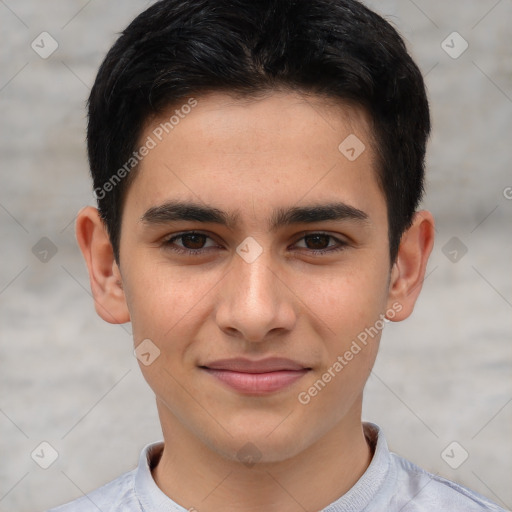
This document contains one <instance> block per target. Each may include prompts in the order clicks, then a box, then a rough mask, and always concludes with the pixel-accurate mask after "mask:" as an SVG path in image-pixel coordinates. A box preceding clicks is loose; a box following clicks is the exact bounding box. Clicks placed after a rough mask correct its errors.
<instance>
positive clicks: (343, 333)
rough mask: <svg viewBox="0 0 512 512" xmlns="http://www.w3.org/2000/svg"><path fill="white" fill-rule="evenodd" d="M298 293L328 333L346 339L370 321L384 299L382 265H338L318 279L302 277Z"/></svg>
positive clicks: (378, 310) (384, 287)
mask: <svg viewBox="0 0 512 512" xmlns="http://www.w3.org/2000/svg"><path fill="white" fill-rule="evenodd" d="M300 297H301V298H302V299H303V300H302V302H303V304H304V307H305V309H306V311H307V310H308V309H309V310H310V311H313V312H314V313H315V315H316V316H317V318H318V319H319V320H320V321H321V323H323V325H324V327H325V328H326V329H327V330H328V332H330V334H329V337H333V336H334V337H335V338H336V339H338V340H345V341H346V340H347V338H351V337H354V336H357V334H358V333H359V332H360V331H361V330H363V329H365V327H368V326H370V325H372V324H373V323H374V322H375V321H376V319H377V318H378V317H379V315H380V314H381V313H382V312H383V311H384V309H385V306H386V302H387V274H386V271H385V269H378V268H377V267H376V266H372V265H366V266H364V267H363V266H361V267H356V266H355V265H352V266H350V267H348V266H347V267H344V268H342V267H341V266H340V268H339V269H338V270H334V271H331V272H330V273H329V276H324V277H323V278H322V279H318V278H317V279H311V278H310V279H307V280H303V281H302V283H301V286H300Z"/></svg>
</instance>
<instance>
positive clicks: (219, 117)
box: [127, 92, 385, 211]
mask: <svg viewBox="0 0 512 512" xmlns="http://www.w3.org/2000/svg"><path fill="white" fill-rule="evenodd" d="M194 101H195V105H194V103H192V102H191V101H190V100H189V99H188V98H187V99H184V100H183V102H182V103H178V104H175V105H173V106H172V107H170V108H168V109H167V110H166V111H165V112H164V113H163V114H161V115H160V116H158V117H154V118H152V119H150V120H149V121H148V122H147V123H146V126H145V128H144V131H143V133H142V136H141V137H140V140H139V144H140V145H141V146H142V145H144V144H147V145H148V146H151V149H150V150H149V151H148V152H147V154H146V156H144V158H143V159H141V162H140V164H139V166H138V169H137V172H136V175H135V176H134V180H133V182H132V183H131V185H130V187H129V190H128V193H127V202H128V201H129V198H130V196H131V198H132V199H133V198H136V199H137V206H138V207H139V210H142V209H143V208H150V207H152V206H155V205H157V204H159V203H163V202H165V201H167V200H168V199H169V198H170V197H171V198H175V199H179V200H189V201H190V200H194V201H196V202H204V203H207V204H210V205H215V206H217V207H221V208H223V209H225V210H230V209H232V208H231V207H232V206H233V203H237V210H238V211H240V207H243V206H244V204H245V205H247V202H248V201H250V202H251V208H253V210H254V211H255V209H256V208H257V209H265V208H266V207H269V208H274V209H275V208H277V207H280V206H282V205H283V204H286V205H287V206H290V205H293V204H295V203H299V202H301V201H303V200H306V202H311V201H317V200H322V201H328V202H334V201H338V200H342V201H344V202H346V203H347V204H351V203H352V204H353V203H354V201H355V202H358V203H359V204H357V205H354V206H355V207H357V208H360V209H363V208H365V209H370V210H371V209H372V208H377V209H378V208H381V207H382V206H384V207H385V202H384V197H383V196H382V194H381V192H380V189H379V187H378V182H377V175H376V172H375V167H376V163H375V156H374V155H375V152H374V150H373V140H372V134H371V131H370V128H369V127H370V123H369V119H368V116H367V114H366V112H365V111H364V110H363V109H361V108H357V107H355V106H350V105H348V104H343V103H341V102H337V101H334V100H332V99H326V98H322V97H319V96H314V95H304V94H300V93H296V92H294V93H290V92H274V93H272V94H268V95H266V96H262V97H259V98H235V97H233V96H230V95H228V94H224V93H220V92H216V93H211V94H208V95H204V96H197V97H196V98H195V99H194ZM190 105H194V106H193V107H190Z"/></svg>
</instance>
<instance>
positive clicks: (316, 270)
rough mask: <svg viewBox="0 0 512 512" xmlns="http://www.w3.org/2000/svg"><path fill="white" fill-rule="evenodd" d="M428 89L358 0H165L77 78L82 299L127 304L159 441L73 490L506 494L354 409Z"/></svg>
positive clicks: (413, 276)
mask: <svg viewBox="0 0 512 512" xmlns="http://www.w3.org/2000/svg"><path fill="white" fill-rule="evenodd" d="M429 131H430V120H429V109H428V103H427V99H426V94H425V88H424V83H423V80H422V76H421V74H420V72H419V70H418V68H417V66H416V65H415V64H414V62H413V61H412V60H411V58H410V56H409V55H408V54H407V51H406V49H405V46H404V44H403V41H402V40H401V38H400V36H399V35H398V34H397V32H396V31H395V30H394V29H393V28H392V27H391V26H390V25H389V24H388V23H387V22H386V21H384V20H383V19H382V18H380V17H379V16H378V15H376V14H375V13H373V12H371V11H370V10H368V9H367V8H366V7H364V6H363V5H362V4H360V3H358V2H356V1H355V0H261V1H254V0H229V1H228V0H215V1H214V0H201V1H190V0H163V1H161V2H158V3H156V4H155V5H153V6H152V7H150V8H149V9H148V10H147V11H146V12H144V13H142V14H141V15H140V16H139V17H137V19H136V20H135V21H133V22H132V24H131V25H130V26H129V27H128V28H127V29H126V30H125V31H124V33H123V34H122V36H121V37H120V38H119V40H118V41H117V42H116V44H115V45H114V47H113V48H112V49H111V50H110V52H109V54H108V55H107V57H106V59H105V61H104V63H103V64H102V66H101V68H100V71H99V73H98V76H97V79H96V82H95V85H94V87H93V90H92V93H91V96H90V99H89V127H88V149H89V159H90V166H91V172H92V176H93V180H94V189H95V195H96V198H97V199H98V207H99V208H98V210H97V209H95V208H92V207H86V208H84V209H83V210H82V211H81V212H80V214H79V217H78V219H77V224H76V229H77V238H78V242H79V245H80V248H81V250H82V252H83V255H84V257H85V260H86V262H87V266H88V270H89V275H90V282H91V288H92V292H93V294H94V298H95V304H96V311H97V312H98V314H99V315H100V316H101V317H102V318H103V319H104V320H106V321H107V322H111V323H124V322H128V321H130V322H131V323H132V327H133V335H134V343H135V347H136V348H135V354H136V355H137V357H138V359H139V361H140V367H141V370H142V372H143V374H144V377H145V379H146V380H147V382H148V384H149V385H150V386H151V388H152V390H153V391H154V392H155V395H156V400H157V407H158V412H159V416H160V420H161V425H162V430H163V437H164V442H163V443H154V444H151V445H148V446H147V447H146V448H145V449H144V451H143V452H142V454H141V457H140V462H139V466H138V468H137V469H136V470H134V471H132V472H129V473H126V474H124V475H122V476H121V477H120V478H118V479H117V480H115V481H114V482H111V483H109V484H107V485H106V486H104V487H102V488H101V489H98V490H96V491H94V492H92V493H90V494H89V495H88V496H86V497H82V498H81V499H79V500H77V501H75V502H73V503H72V504H69V505H67V506H63V507H61V508H58V509H56V510H58V511H59V512H64V511H73V512H85V511H97V510H101V511H102V512H114V511H123V512H128V511H130V512H131V511H144V512H153V511H155V512H156V511H158V512H161V511H170V510H182V511H183V510H197V511H199V512H220V511H222V512H226V511H235V510H236V511H237V512H246V511H247V512H248V511H251V512H252V511H266V512H274V511H276V512H277V511H279V512H295V511H302V510H307V511H317V510H326V511H331V512H335V511H336V512H341V511H363V510H364V511H367V512H369V511H375V512H377V511H379V512H381V511H427V510H428V511H450V512H455V511H464V512H469V511H483V510H501V509H500V508H499V507H498V506H496V505H494V504H492V503H491V502H489V501H488V500H487V499H486V498H484V497H482V496H480V495H478V494H477V493H475V492H472V491H470V490H468V489H466V488H464V487H461V486H459V485H457V484H455V483H452V482H449V481H447V480H445V479H443V478H440V477H437V476H434V475H432V474H429V473H427V472H425V471H423V470H422V469H420V468H418V467H416V466H415V465H413V464H412V463H410V462H408V461H406V460H405V459H403V458H401V457H399V456H397V455H394V454H392V453H390V452H389V451H388V448H387V445H386V441H385V439H384V435H383V433H382V431H381V430H380V429H379V427H377V426H376V425H374V424H371V423H362V421H361V406H362V396H363V388H364V385H365V382H366V380H367V378H368V376H369V373H370V371H371V369H372V366H373V364H374V361H375V358H376V355H377V351H378V346H379V340H380V335H381V332H382V329H383V328H384V326H385V323H386V322H388V321H401V320H404V319H405V318H407V317H408V316H409V315H410V314H411V312H412V310H413V307H414V303H415V301H416V299H417V297H418V294H419V293H420V290H421V285H422V282H423V279H424V275H425V268H426V264H427V260H428V257H429V254H430V252H431V249H432V246H433V238H434V221H433V218H432V215H431V214H430V213H429V212H427V211H420V212H417V211H416V209H417V207H418V204H419V201H420V199H421V196H422V191H423V169H424V155H425V146H426V140H427V138H428V135H429Z"/></svg>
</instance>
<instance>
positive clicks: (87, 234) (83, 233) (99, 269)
mask: <svg viewBox="0 0 512 512" xmlns="http://www.w3.org/2000/svg"><path fill="white" fill-rule="evenodd" d="M75 227H76V239H77V241H78V245H79V246H80V250H81V251H82V254H83V256H84V259H85V262H86V263H87V269H88V271H89V280H90V283H91V291H92V295H93V297H94V305H95V308H96V313H98V315H99V316H100V317H101V318H103V320H105V321H106V322H109V323H111V324H124V323H126V322H129V321H130V314H129V311H128V306H127V303H126V297H125V294H124V291H123V284H122V278H121V272H120V270H119V267H118V266H117V263H116V261H115V258H114V252H113V249H112V245H111V243H110V240H109V237H108V233H107V230H106V227H105V224H104V223H103V220H102V219H101V217H100V215H99V212H98V210H97V209H96V208H93V207H92V206H86V207H85V208H82V209H81V210H80V211H79V212H78V216H77V219H76V225H75Z"/></svg>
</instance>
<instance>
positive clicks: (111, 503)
mask: <svg viewBox="0 0 512 512" xmlns="http://www.w3.org/2000/svg"><path fill="white" fill-rule="evenodd" d="M136 471H137V470H136V469H134V470H133V471H129V472H127V473H124V474H122V475H121V476H120V477H118V478H116V479H115V480H112V481H111V482H109V483H108V484H105V485H104V486H102V487H99V488H98V489H95V490H94V491H92V492H90V493H88V494H87V495H84V496H82V497H81V498H78V499H76V500H74V501H71V502H70V503H66V504H65V505H61V506H60V507H57V508H52V509H51V510H48V511H47V512H98V510H101V511H102V512H114V511H115V512H140V511H141V508H140V505H139V503H138V500H137V498H136V496H135V486H134V480H135V474H136Z"/></svg>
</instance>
